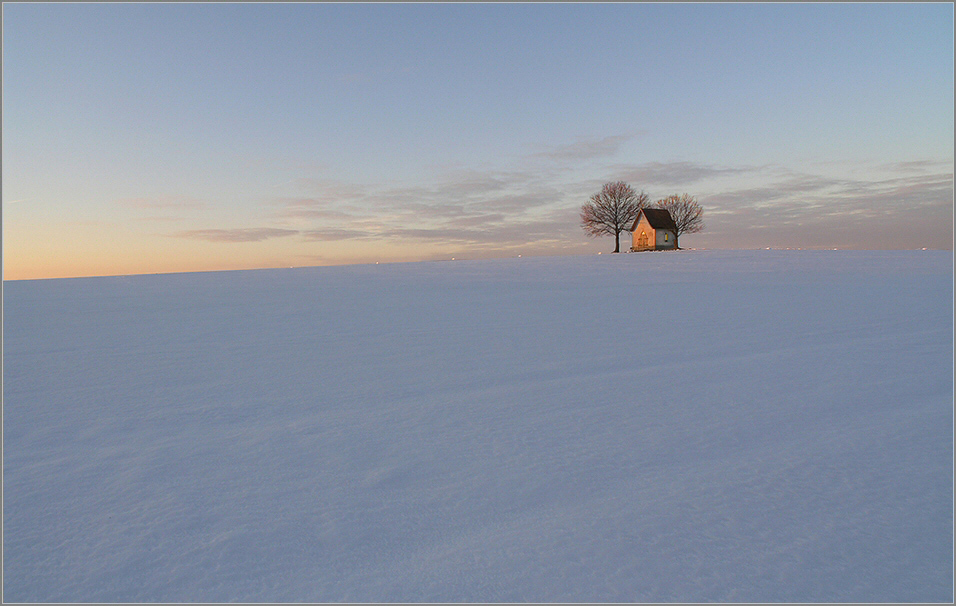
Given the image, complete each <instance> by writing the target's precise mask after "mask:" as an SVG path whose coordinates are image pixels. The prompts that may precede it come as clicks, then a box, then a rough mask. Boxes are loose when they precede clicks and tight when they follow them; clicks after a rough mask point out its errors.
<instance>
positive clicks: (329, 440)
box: [3, 251, 953, 602]
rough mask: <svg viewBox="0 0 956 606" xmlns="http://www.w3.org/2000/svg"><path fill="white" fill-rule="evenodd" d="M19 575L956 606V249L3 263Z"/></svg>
mask: <svg viewBox="0 0 956 606" xmlns="http://www.w3.org/2000/svg"><path fill="white" fill-rule="evenodd" d="M4 288H5V290H4V321H3V329H4V332H3V338H4V343H3V362H4V369H3V375H4V376H3V378H4V383H3V396H4V401H3V413H4V416H3V436H4V445H3V455H4V459H3V472H4V476H3V506H4V508H3V522H4V528H3V531H4V533H3V548H4V552H3V572H4V577H3V589H4V599H5V600H6V601H174V602H175V601H233V600H240V601H253V602H254V601H401V602H415V601H543V602H549V601H681V602H693V601H849V602H870V601H891V602H892V601H904V602H905V601H942V602H949V601H951V600H952V599H953V367H952V363H953V304H952V303H953V255H952V253H951V252H933V251H894V252H864V251H681V252H677V253H642V254H622V255H613V256H612V255H601V256H597V255H595V256H587V257H582V256H578V257H563V258H561V257H555V258H520V259H518V258H515V259H505V260H494V261H455V262H450V261H449V262H432V263H409V264H390V265H365V266H348V267H324V268H302V269H283V270H262V271H241V272H220V273H194V274H173V275H154V276H130V277H110V278H85V279H72V280H42V281H17V282H6V283H5V284H4Z"/></svg>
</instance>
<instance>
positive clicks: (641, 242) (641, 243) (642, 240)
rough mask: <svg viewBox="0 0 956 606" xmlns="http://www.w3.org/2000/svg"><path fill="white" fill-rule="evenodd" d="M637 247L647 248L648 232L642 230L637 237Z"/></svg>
mask: <svg viewBox="0 0 956 606" xmlns="http://www.w3.org/2000/svg"><path fill="white" fill-rule="evenodd" d="M637 247H638V248H647V233H645V232H643V231H642V232H641V235H639V236H638V237H637Z"/></svg>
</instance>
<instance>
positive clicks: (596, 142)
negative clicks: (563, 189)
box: [532, 133, 643, 161]
mask: <svg viewBox="0 0 956 606" xmlns="http://www.w3.org/2000/svg"><path fill="white" fill-rule="evenodd" d="M641 134H643V133H641ZM638 136H639V135H637V134H626V135H611V136H608V137H604V138H601V139H580V140H578V141H576V142H574V143H568V144H565V145H558V146H555V147H554V148H552V149H550V150H548V151H543V152H538V153H536V154H533V155H532V157H534V158H543V159H547V160H561V161H584V160H594V159H597V158H610V157H612V156H614V155H616V154H617V153H618V152H619V151H620V150H621V147H623V146H624V144H625V143H627V142H628V141H632V140H634V139H636V138H637V137H638Z"/></svg>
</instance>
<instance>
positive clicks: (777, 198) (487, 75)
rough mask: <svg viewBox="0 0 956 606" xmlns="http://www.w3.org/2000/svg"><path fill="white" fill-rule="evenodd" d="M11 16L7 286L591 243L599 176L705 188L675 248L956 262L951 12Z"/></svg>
mask: <svg viewBox="0 0 956 606" xmlns="http://www.w3.org/2000/svg"><path fill="white" fill-rule="evenodd" d="M3 18H4V20H3V36H4V37H3V152H4V154H3V160H4V162H3V202H4V206H3V213H4V248H5V253H6V254H5V256H4V269H5V272H6V273H5V276H6V277H8V278H10V277H29V276H28V275H27V274H30V271H34V270H29V271H28V270H27V269H26V268H27V267H28V266H29V267H32V266H34V265H37V266H38V267H39V266H42V267H47V266H49V265H50V263H52V262H53V261H52V260H51V259H50V258H46V257H54V256H55V257H62V256H63V255H64V254H67V253H66V252H65V250H66V247H68V248H69V250H74V251H75V250H80V251H82V252H81V253H80V256H86V257H88V258H89V260H90V263H89V265H90V269H89V273H134V272H137V271H167V270H168V271H173V270H177V269H182V268H186V269H198V268H204V269H217V268H221V269H228V268H237V267H268V266H288V265H308V264H323V263H344V262H367V261H372V260H379V259H381V260H382V261H389V260H411V259H419V258H420V259H426V258H444V257H446V256H449V255H450V256H454V255H455V254H457V255H458V256H465V257H467V256H471V257H481V256H485V257H487V256H511V255H513V254H520V253H521V252H522V251H524V252H525V253H526V254H565V253H578V252H582V253H583V252H595V251H598V250H604V249H607V248H608V246H609V245H611V246H613V243H611V242H609V241H600V240H599V241H593V240H588V239H587V238H586V237H585V236H584V234H583V232H582V231H581V230H580V228H579V226H578V224H577V219H576V213H577V209H578V208H579V207H580V205H581V203H583V202H584V201H586V199H587V196H588V195H589V193H591V192H593V191H596V189H597V188H598V187H599V186H600V184H601V183H602V182H603V181H605V180H612V179H613V180H616V179H625V180H628V181H629V182H630V183H631V184H632V185H634V186H635V187H637V188H639V189H640V188H643V189H645V190H647V191H648V193H650V194H651V195H652V197H654V198H656V197H663V196H665V195H667V194H670V193H682V192H684V191H686V192H688V193H691V194H693V195H697V196H698V197H699V199H700V201H701V203H702V204H703V205H704V207H705V218H706V219H707V226H708V229H707V230H705V231H704V232H703V233H701V234H698V235H693V236H688V237H686V239H684V240H682V244H684V245H685V246H697V247H715V248H733V247H756V246H805V247H858V248H918V247H921V246H929V247H935V248H940V247H943V248H946V247H949V248H951V246H952V200H953V198H952V173H953V136H954V129H953V112H954V105H953V7H952V5H951V4H858V3H852V4H677V5H675V4H669V3H668V4H598V5H593V4H494V5H488V4H439V5H435V4H298V3H296V4H270V3H266V4H162V3H157V4H146V5H144V4H108V3H107V4H5V5H4V6H3ZM888 230H892V232H893V233H892V234H889V233H888ZM64 234H69V237H68V238H66V239H64V238H65V236H64ZM52 241H56V242H62V246H63V247H65V248H64V250H62V251H59V252H55V254H54V252H49V251H50V250H51V247H52V246H53V245H52V244H50V242H52ZM44 246H45V247H46V248H45V249H44V248H43V247H44ZM53 248H55V247H53ZM41 249H43V250H47V251H48V253H49V254H47V255H46V256H44V254H43V253H42V252H41ZM93 249H96V250H97V252H95V253H94V252H91V251H92V250H93ZM197 256H198V257H199V258H202V259H203V263H205V264H204V265H203V264H197V262H195V259H196V257H197ZM42 259H46V260H43V261H42V262H41V260H42ZM110 259H112V260H113V261H112V263H113V265H115V268H114V269H103V267H105V265H104V263H105V264H106V265H109V264H110V263H111V261H110ZM161 259H166V260H167V261H168V263H167V265H168V266H169V268H168V269H165V267H166V266H165V265H163V262H161ZM184 264H185V265H184ZM82 266H83V264H82V263H78V264H76V268H74V269H71V270H69V271H67V272H65V273H64V271H60V272H59V273H57V271H55V270H44V271H46V274H43V271H41V270H40V269H36V270H35V271H34V273H36V272H39V274H43V275H54V274H55V275H66V274H67V273H70V272H73V274H71V275H80V274H83V271H84V270H82ZM21 267H22V269H21ZM111 267H112V266H111ZM77 272H79V273H77ZM14 274H15V275H14ZM39 274H37V275H39ZM30 275H32V274H30Z"/></svg>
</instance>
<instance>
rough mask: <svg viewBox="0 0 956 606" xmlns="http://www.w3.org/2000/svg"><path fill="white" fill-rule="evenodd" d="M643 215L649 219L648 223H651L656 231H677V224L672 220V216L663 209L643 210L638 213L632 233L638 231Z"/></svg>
mask: <svg viewBox="0 0 956 606" xmlns="http://www.w3.org/2000/svg"><path fill="white" fill-rule="evenodd" d="M641 215H644V216H645V217H647V222H648V223H650V224H651V227H653V228H654V229H672V230H674V231H677V224H676V223H674V220H673V219H671V214H670V213H669V212H667V210H666V209H663V208H642V209H641V210H640V211H638V213H637V217H635V218H634V225H632V226H631V231H634V230H635V229H637V224H638V223H640V221H641Z"/></svg>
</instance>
